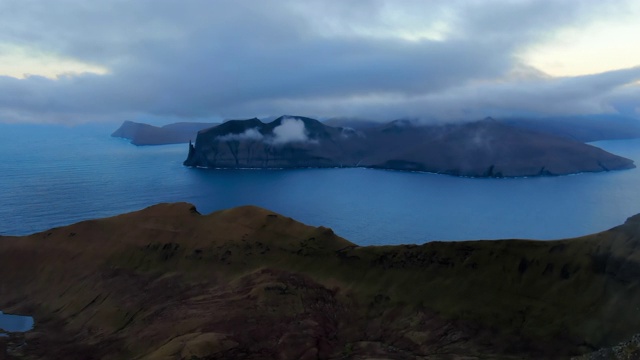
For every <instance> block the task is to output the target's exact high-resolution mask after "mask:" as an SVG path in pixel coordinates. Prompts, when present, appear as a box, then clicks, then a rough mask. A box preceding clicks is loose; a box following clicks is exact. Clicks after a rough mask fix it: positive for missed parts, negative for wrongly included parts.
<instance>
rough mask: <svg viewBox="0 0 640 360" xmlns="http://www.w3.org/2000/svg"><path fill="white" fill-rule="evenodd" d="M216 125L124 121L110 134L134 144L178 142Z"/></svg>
mask: <svg viewBox="0 0 640 360" xmlns="http://www.w3.org/2000/svg"><path fill="white" fill-rule="evenodd" d="M216 125H218V124H217V123H195V122H180V123H174V124H169V125H165V126H162V127H157V126H153V125H149V124H143V123H137V122H133V121H125V122H124V123H122V125H120V127H119V128H118V129H117V130H116V131H114V132H113V134H111V136H113V137H120V138H125V139H129V140H131V143H132V144H134V145H166V144H180V143H186V142H189V141H191V140H194V139H195V138H196V136H197V134H198V131H200V130H202V129H207V128H210V127H212V126H216Z"/></svg>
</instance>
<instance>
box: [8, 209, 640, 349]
mask: <svg viewBox="0 0 640 360" xmlns="http://www.w3.org/2000/svg"><path fill="white" fill-rule="evenodd" d="M639 285H640V215H639V216H635V217H633V218H630V219H629V220H627V222H626V223H625V224H624V225H621V226H619V227H616V228H613V229H611V230H609V231H605V232H602V233H598V234H595V235H591V236H585V237H582V238H576V239H570V240H560V241H524V240H503V241H464V242H432V243H426V244H424V245H419V246H418V245H407V246H381V247H359V246H356V245H354V244H352V243H350V242H348V241H347V240H345V239H342V238H340V237H338V236H337V235H335V234H334V233H333V232H332V231H331V230H330V229H327V228H323V227H319V228H315V227H309V226H305V225H303V224H300V223H298V222H296V221H294V220H292V219H290V218H287V217H284V216H282V215H278V214H275V213H273V212H270V211H268V210H264V209H260V208H256V207H241V208H236V209H230V210H224V211H219V212H215V213H212V214H210V215H200V214H199V213H198V212H197V211H196V209H195V208H194V207H193V206H192V205H190V204H185V203H179V204H161V205H157V206H153V207H150V208H147V209H144V210H142V211H139V212H135V213H131V214H125V215H121V216H116V217H113V218H108V219H102V220H93V221H85V222H81V223H78V224H75V225H71V226H66V227H61V228H56V229H51V230H49V231H45V232H42V233H38V234H34V235H31V236H26V237H0V291H1V294H2V296H1V297H0V308H2V309H3V310H4V311H5V312H10V313H22V314H29V315H33V316H34V317H35V320H36V324H35V329H34V330H33V331H32V332H30V333H26V334H23V335H20V334H14V335H12V336H11V337H9V338H1V337H0V351H2V350H3V348H4V349H5V350H7V351H8V352H9V353H10V354H13V355H14V356H16V358H17V357H18V356H21V357H24V358H30V359H40V358H42V359H46V358H83V359H122V358H140V359H142V358H143V359H168V358H172V359H193V358H203V359H204V358H228V359H246V358H282V359H289V358H301V359H307V358H309V359H311V358H314V359H315V358H336V359H337V358H389V359H418V358H435V359H440V358H442V359H449V358H457V357H464V358H475V357H478V358H501V359H503V358H513V359H521V358H543V359H550V358H567V357H568V356H570V355H579V354H582V353H588V352H591V351H593V350H594V349H598V348H601V347H606V346H612V345H615V344H617V343H619V342H621V341H626V340H628V339H629V338H631V337H632V335H633V334H635V333H638V332H640V327H639V325H638V324H640V313H639V312H638V311H637V304H638V303H640V286H639ZM25 341H26V345H23V344H24V343H25ZM9 358H11V357H9Z"/></svg>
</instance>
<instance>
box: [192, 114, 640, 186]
mask: <svg viewBox="0 0 640 360" xmlns="http://www.w3.org/2000/svg"><path fill="white" fill-rule="evenodd" d="M184 164H185V165H187V166H194V167H206V168H301V167H370V168H381V169H394V170H406V171H426V172H433V173H440V174H449V175H457V176H472V177H517V176H538V175H565V174H573V173H579V172H599V171H609V170H620V169H629V168H633V167H634V164H633V161H631V160H629V159H626V158H623V157H620V156H617V155H614V154H610V153H608V152H606V151H604V150H602V149H599V148H597V147H594V146H591V145H588V144H584V143H582V142H579V141H576V140H572V139H568V138H565V137H560V136H555V135H551V134H548V133H541V132H536V131H531V130H526V129H521V128H516V127H512V126H509V125H506V124H504V123H501V122H498V121H495V120H492V119H490V118H488V119H485V120H482V121H477V122H471V123H463V124H448V125H434V126H418V125H415V124H414V123H412V122H410V121H406V120H399V121H394V122H391V123H388V124H384V125H380V126H377V127H367V128H363V129H359V130H354V129H352V128H342V127H332V126H327V125H325V124H323V123H321V122H319V121H317V120H314V119H310V118H305V117H291V116H283V117H280V118H278V119H276V120H275V121H273V122H271V123H263V122H261V121H260V120H258V119H255V118H254V119H249V120H232V121H228V122H226V123H224V124H221V125H219V126H216V127H213V128H210V129H207V130H203V131H201V132H199V133H198V137H197V140H196V143H195V145H193V144H190V145H189V154H188V157H187V159H186V160H185V162H184Z"/></svg>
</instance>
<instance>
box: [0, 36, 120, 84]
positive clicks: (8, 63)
mask: <svg viewBox="0 0 640 360" xmlns="http://www.w3.org/2000/svg"><path fill="white" fill-rule="evenodd" d="M107 72H108V71H107V69H105V68H103V67H100V66H96V65H91V64H85V63H82V62H79V61H76V60H73V59H70V58H64V57H60V56H56V55H55V54H50V53H46V52H43V51H39V50H37V49H29V48H25V47H20V46H15V45H9V44H0V76H10V77H14V78H18V79H24V78H26V77H28V76H32V75H37V76H43V77H47V78H51V79H56V78H58V77H60V76H63V75H70V74H81V73H94V74H106V73H107Z"/></svg>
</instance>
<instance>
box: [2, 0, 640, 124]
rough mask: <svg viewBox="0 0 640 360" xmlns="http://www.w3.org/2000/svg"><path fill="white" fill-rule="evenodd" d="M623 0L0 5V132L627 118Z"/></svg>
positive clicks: (74, 0) (634, 95) (628, 59)
mask: <svg viewBox="0 0 640 360" xmlns="http://www.w3.org/2000/svg"><path fill="white" fill-rule="evenodd" d="M637 19H640V1H636V0H628V1H625V0H616V1H607V0H571V1H560V0H520V1H516V0H482V1H480V0H464V1H456V0H446V1H438V0H432V1H429V0H418V1H411V0H357V1H355V0H354V1H348V0H320V1H315V0H305V1H298V0H254V1H251V0H229V1H222V0H180V1H178V0H136V1H128V0H101V1H86V0H55V1H52V0H0V122H7V123H20V122H29V123H63V124H76V123H85V122H105V121H114V122H121V121H123V120H134V121H146V122H150V123H167V122H172V121H219V120H221V119H230V118H234V119H243V118H251V117H254V116H257V117H266V116H273V115H282V114H292V115H303V116H310V117H316V118H329V117H341V116H345V117H356V118H363V119H371V120H393V119H397V118H405V117H410V118H416V119H424V120H425V121H426V120H429V121H456V120H469V119H471V120H473V119H479V118H484V117H486V116H493V117H505V116H552V115H584V114H620V115H624V116H631V117H636V118H640V46H638V36H640V21H637Z"/></svg>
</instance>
